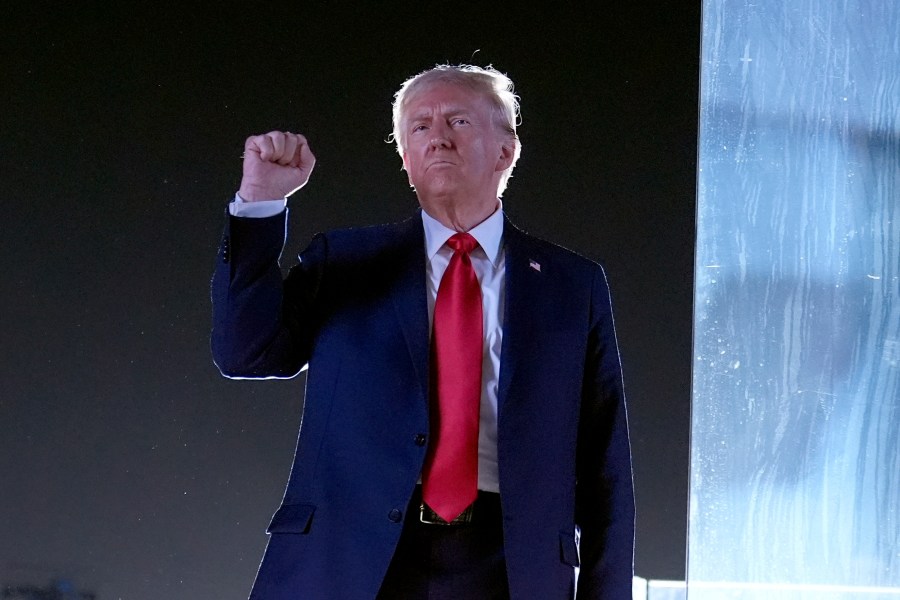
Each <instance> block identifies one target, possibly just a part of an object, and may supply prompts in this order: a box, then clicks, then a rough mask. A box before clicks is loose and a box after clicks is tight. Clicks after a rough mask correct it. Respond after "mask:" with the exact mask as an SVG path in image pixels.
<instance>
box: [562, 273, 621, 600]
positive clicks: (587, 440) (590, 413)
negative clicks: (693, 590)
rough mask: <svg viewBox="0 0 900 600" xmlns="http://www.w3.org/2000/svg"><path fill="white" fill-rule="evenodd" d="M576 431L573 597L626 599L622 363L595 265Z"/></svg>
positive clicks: (609, 306)
mask: <svg viewBox="0 0 900 600" xmlns="http://www.w3.org/2000/svg"><path fill="white" fill-rule="evenodd" d="M591 313H592V314H591V324H590V332H589V339H588V355H587V358H586V361H585V375H584V384H583V391H582V408H581V417H580V421H579V433H578V450H577V451H578V457H577V477H578V480H577V495H576V522H577V523H578V525H579V527H580V529H581V540H580V545H579V547H580V555H581V569H580V572H579V577H578V598H580V599H592V600H593V599H603V600H621V599H622V598H631V586H632V578H633V574H634V487H633V484H632V471H631V448H630V444H629V440H628V419H627V415H626V410H625V395H624V388H623V383H622V369H621V364H620V360H619V351H618V345H617V343H616V334H615V327H614V324H613V316H612V304H611V301H610V294H609V286H608V284H607V280H606V275H605V274H604V272H603V270H602V268H601V267H597V269H596V272H595V275H594V282H593V291H592V304H591Z"/></svg>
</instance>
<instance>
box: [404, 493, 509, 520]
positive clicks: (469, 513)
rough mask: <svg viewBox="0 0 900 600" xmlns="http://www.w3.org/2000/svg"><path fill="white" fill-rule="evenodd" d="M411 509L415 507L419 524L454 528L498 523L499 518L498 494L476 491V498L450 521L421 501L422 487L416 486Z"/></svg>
mask: <svg viewBox="0 0 900 600" xmlns="http://www.w3.org/2000/svg"><path fill="white" fill-rule="evenodd" d="M410 505H411V508H412V507H415V508H416V509H417V510H418V513H419V522H420V523H424V524H425V525H443V526H445V527H455V526H460V525H485V524H488V523H499V522H500V517H501V510H500V494H495V493H493V492H485V491H482V490H478V497H477V498H476V499H475V502H473V503H472V504H470V505H469V506H468V507H466V509H465V510H464V511H462V513H460V515H459V516H458V517H456V518H455V519H453V520H452V521H449V522H448V521H446V520H444V518H443V517H441V516H440V515H439V514H437V513H436V512H434V511H433V510H432V509H431V507H430V506H428V505H427V504H425V502H424V501H423V500H422V487H421V486H418V485H417V486H416V489H415V492H414V493H413V498H412V501H411V502H410Z"/></svg>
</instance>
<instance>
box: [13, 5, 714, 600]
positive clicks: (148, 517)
mask: <svg viewBox="0 0 900 600" xmlns="http://www.w3.org/2000/svg"><path fill="white" fill-rule="evenodd" d="M557 4H560V3H557ZM675 6H676V5H675V4H674V3H672V4H666V3H660V2H649V1H648V0H639V1H634V2H631V3H627V4H626V3H616V4H606V3H601V4H595V5H592V7H582V8H578V9H575V8H572V9H567V8H564V7H562V5H561V4H560V6H555V5H554V6H547V5H544V6H541V7H539V8H537V7H531V8H529V7H527V6H525V5H522V4H519V5H516V4H508V5H505V6H504V5H498V4H492V5H489V6H488V5H464V4H447V3H431V2H418V3H415V4H414V5H413V4H412V3H411V4H410V5H409V6H404V5H403V4H384V3H382V4H380V5H379V6H377V7H376V6H357V7H354V8H347V9H346V10H345V9H341V8H337V7H336V5H334V4H330V5H328V7H327V8H325V7H324V6H321V5H318V4H316V3H303V2H294V3H291V4H283V5H275V4H267V5H260V6H255V5H249V4H248V5H246V6H244V7H242V8H232V7H231V6H230V5H220V4H209V5H207V6H206V7H184V6H183V7H181V8H177V9H176V8H169V9H166V10H163V9H154V8H140V7H136V6H126V5H124V4H123V5H121V6H112V5H88V4H83V5H80V6H78V7H77V8H67V9H60V8H54V9H52V10H50V9H49V7H47V6H43V5H41V4H32V5H31V8H30V9H27V10H28V11H29V12H30V14H24V13H23V12H22V10H24V9H17V10H18V11H19V12H16V13H15V14H7V15H6V16H5V19H4V23H5V30H6V31H5V32H4V35H3V37H2V40H0V48H2V65H3V71H4V72H3V78H2V81H3V86H2V91H0V94H2V96H0V98H2V107H0V108H2V117H0V118H2V130H3V134H2V137H0V157H2V160H0V186H2V197H3V202H2V204H0V214H2V217H0V223H2V229H0V231H2V235H0V249H2V255H0V257H2V262H0V264H2V282H3V283H2V290H0V315H2V317H0V336H2V339H0V349H2V350H0V351H2V361H0V584H22V583H36V584H41V583H44V582H47V581H49V580H50V578H51V577H54V576H65V577H68V578H70V579H72V580H73V581H75V582H76V584H77V586H79V587H80V588H81V589H89V590H93V591H96V592H97V593H98V598H99V599H101V600H106V599H108V598H109V599H113V598H121V599H123V600H150V599H160V598H162V599H182V598H184V599H188V598H190V599H196V598H199V599H207V598H222V599H230V598H234V599H237V598H245V597H246V595H247V593H248V591H249V587H250V584H251V582H252V579H253V576H254V574H255V572H256V567H257V565H258V561H259V559H260V557H261V555H262V550H263V548H264V545H265V541H266V538H265V535H264V528H265V526H266V524H267V522H268V519H269V516H270V515H271V513H272V512H273V511H274V509H275V508H276V507H277V505H278V502H279V500H280V498H281V493H282V489H283V485H284V483H285V482H286V480H287V476H288V469H289V467H290V461H291V457H292V451H293V446H294V442H295V438H296V432H297V427H298V424H299V419H300V410H301V407H302V384H303V381H302V379H303V377H302V376H301V377H299V378H298V379H295V380H293V381H287V382H284V381H270V382H236V381H229V380H226V379H224V378H222V377H220V376H219V374H218V372H217V371H216V369H215V367H214V366H213V364H212V361H211V359H210V355H209V350H208V339H207V338H208V332H209V324H210V307H209V294H208V285H209V278H210V275H211V272H212V267H213V261H214V257H215V251H216V245H217V241H218V237H219V234H220V231H221V227H222V224H223V211H224V207H225V204H226V202H227V201H228V200H229V199H230V198H231V197H232V195H233V193H234V191H235V190H236V189H237V186H238V182H239V178H240V165H241V163H240V159H239V156H240V154H241V151H242V146H243V140H244V138H245V137H246V136H247V135H249V134H252V133H261V132H265V131H269V130H271V129H288V130H291V131H301V132H303V133H305V134H306V135H307V137H308V138H309V140H310V144H311V146H312V148H313V150H314V151H315V153H316V156H317V158H318V163H317V165H316V171H315V173H314V174H313V178H312V181H311V182H310V184H309V186H308V187H307V188H306V189H304V190H303V191H302V192H300V193H298V194H297V196H296V197H295V198H294V199H292V206H293V207H294V208H293V211H292V223H291V227H290V241H289V246H288V249H287V251H286V253H285V258H286V259H287V258H290V257H291V256H292V255H294V254H296V252H297V251H298V250H299V249H300V248H301V247H302V245H303V244H304V243H305V242H306V240H308V239H309V237H310V236H311V234H312V233H314V232H315V231H318V230H322V229H327V228H331V227H336V226H348V225H357V224H367V223H372V222H383V221H388V220H397V219H400V218H403V217H405V216H407V215H408V214H410V212H411V211H412V210H413V209H414V208H415V206H416V200H415V196H414V194H413V193H412V192H411V191H410V190H409V188H408V186H407V183H406V178H405V176H404V174H403V173H402V172H401V170H400V160H399V157H398V156H397V155H396V153H395V151H394V148H393V146H392V145H389V144H387V143H386V142H385V140H386V138H387V136H388V134H389V133H390V129H391V123H390V103H391V100H392V96H393V93H394V91H395V90H396V89H397V88H398V87H399V85H400V83H401V82H402V81H403V80H404V79H406V78H407V77H409V76H411V75H413V74H415V73H417V72H419V71H421V70H423V69H426V68H429V67H431V66H433V65H434V64H436V63H439V62H447V61H449V62H454V63H456V62H472V63H475V64H480V65H486V64H493V65H494V66H495V67H496V68H498V69H500V70H501V71H504V72H506V73H508V74H509V75H510V76H511V77H512V79H513V80H514V81H515V83H516V90H517V92H518V93H519V94H520V96H521V97H522V113H523V124H522V126H521V127H520V129H519V135H520V137H521V139H522V143H523V152H522V158H521V160H520V161H519V164H518V166H517V168H516V171H515V174H514V176H513V179H512V180H511V181H510V186H509V189H508V190H507V192H506V194H505V197H504V208H505V209H506V211H507V212H508V214H510V216H511V218H512V219H513V220H514V222H516V223H517V224H518V225H520V226H521V227H523V228H525V229H526V230H529V231H531V232H532V233H534V234H537V235H539V236H541V237H545V238H548V239H551V240H554V241H557V242H559V243H561V244H562V245H565V246H567V247H569V248H572V249H574V250H577V251H578V252H580V253H582V254H585V255H587V256H589V257H591V258H595V259H599V260H601V261H602V262H604V264H605V265H606V266H607V268H608V272H609V275H610V281H611V285H612V289H613V294H614V303H615V308H616V317H617V325H618V330H619V340H620V345H621V351H622V358H623V362H624V366H625V374H626V387H627V392H628V399H629V411H630V420H631V431H632V444H633V450H634V461H635V463H634V464H635V481H636V493H637V509H638V521H637V523H638V529H637V557H636V570H637V574H638V575H641V576H644V577H648V578H655V579H683V577H684V559H685V552H684V546H685V524H686V513H687V480H688V424H689V421H688V415H689V403H690V365H691V360H690V343H691V338H690V336H691V298H692V281H691V278H692V256H693V237H694V187H695V155H696V113H697V110H696V98H697V89H696V87H697V79H698V72H697V71H698V56H699V28H700V16H699V13H700V9H699V4H698V5H697V6H690V5H689V4H682V5H680V6H679V8H675ZM4 11H6V12H7V13H10V11H11V9H9V8H7V9H4Z"/></svg>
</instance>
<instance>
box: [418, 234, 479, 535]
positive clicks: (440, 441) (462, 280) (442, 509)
mask: <svg viewBox="0 0 900 600" xmlns="http://www.w3.org/2000/svg"><path fill="white" fill-rule="evenodd" d="M447 245H448V246H450V247H451V248H452V249H453V256H452V257H451V258H450V264H449V265H447V270H446V271H444V276H443V277H442V278H441V285H440V287H439V288H438V293H437V300H436V301H435V304H434V324H433V326H432V334H431V372H432V377H431V395H432V410H431V421H432V424H431V444H430V446H429V453H428V456H427V457H426V459H425V469H424V470H423V472H422V499H423V500H424V501H425V503H426V504H428V506H429V507H430V508H431V509H432V510H433V511H434V512H436V513H437V514H438V515H440V516H441V518H442V519H444V520H445V521H447V522H450V521H452V520H453V519H455V518H456V517H458V516H459V515H460V513H462V512H463V511H464V510H465V509H466V508H467V507H468V506H469V505H470V504H472V502H474V501H475V498H476V497H477V495H478V422H479V414H480V406H481V368H482V353H483V350H482V347H483V342H482V340H483V337H484V336H483V329H484V325H483V322H482V310H481V286H480V285H479V284H478V278H477V277H476V276H475V269H473V268H472V261H471V260H470V259H469V252H471V251H472V250H473V249H474V248H475V247H476V246H477V245H478V242H477V241H475V238H473V237H472V236H471V235H469V234H468V233H457V234H455V235H453V236H452V237H451V238H450V239H449V240H447Z"/></svg>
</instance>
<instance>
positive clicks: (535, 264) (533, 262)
mask: <svg viewBox="0 0 900 600" xmlns="http://www.w3.org/2000/svg"><path fill="white" fill-rule="evenodd" d="M528 266H529V267H531V268H532V269H534V270H535V271H537V272H538V273H540V272H541V263H539V262H538V261H536V260H532V259H528Z"/></svg>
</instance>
